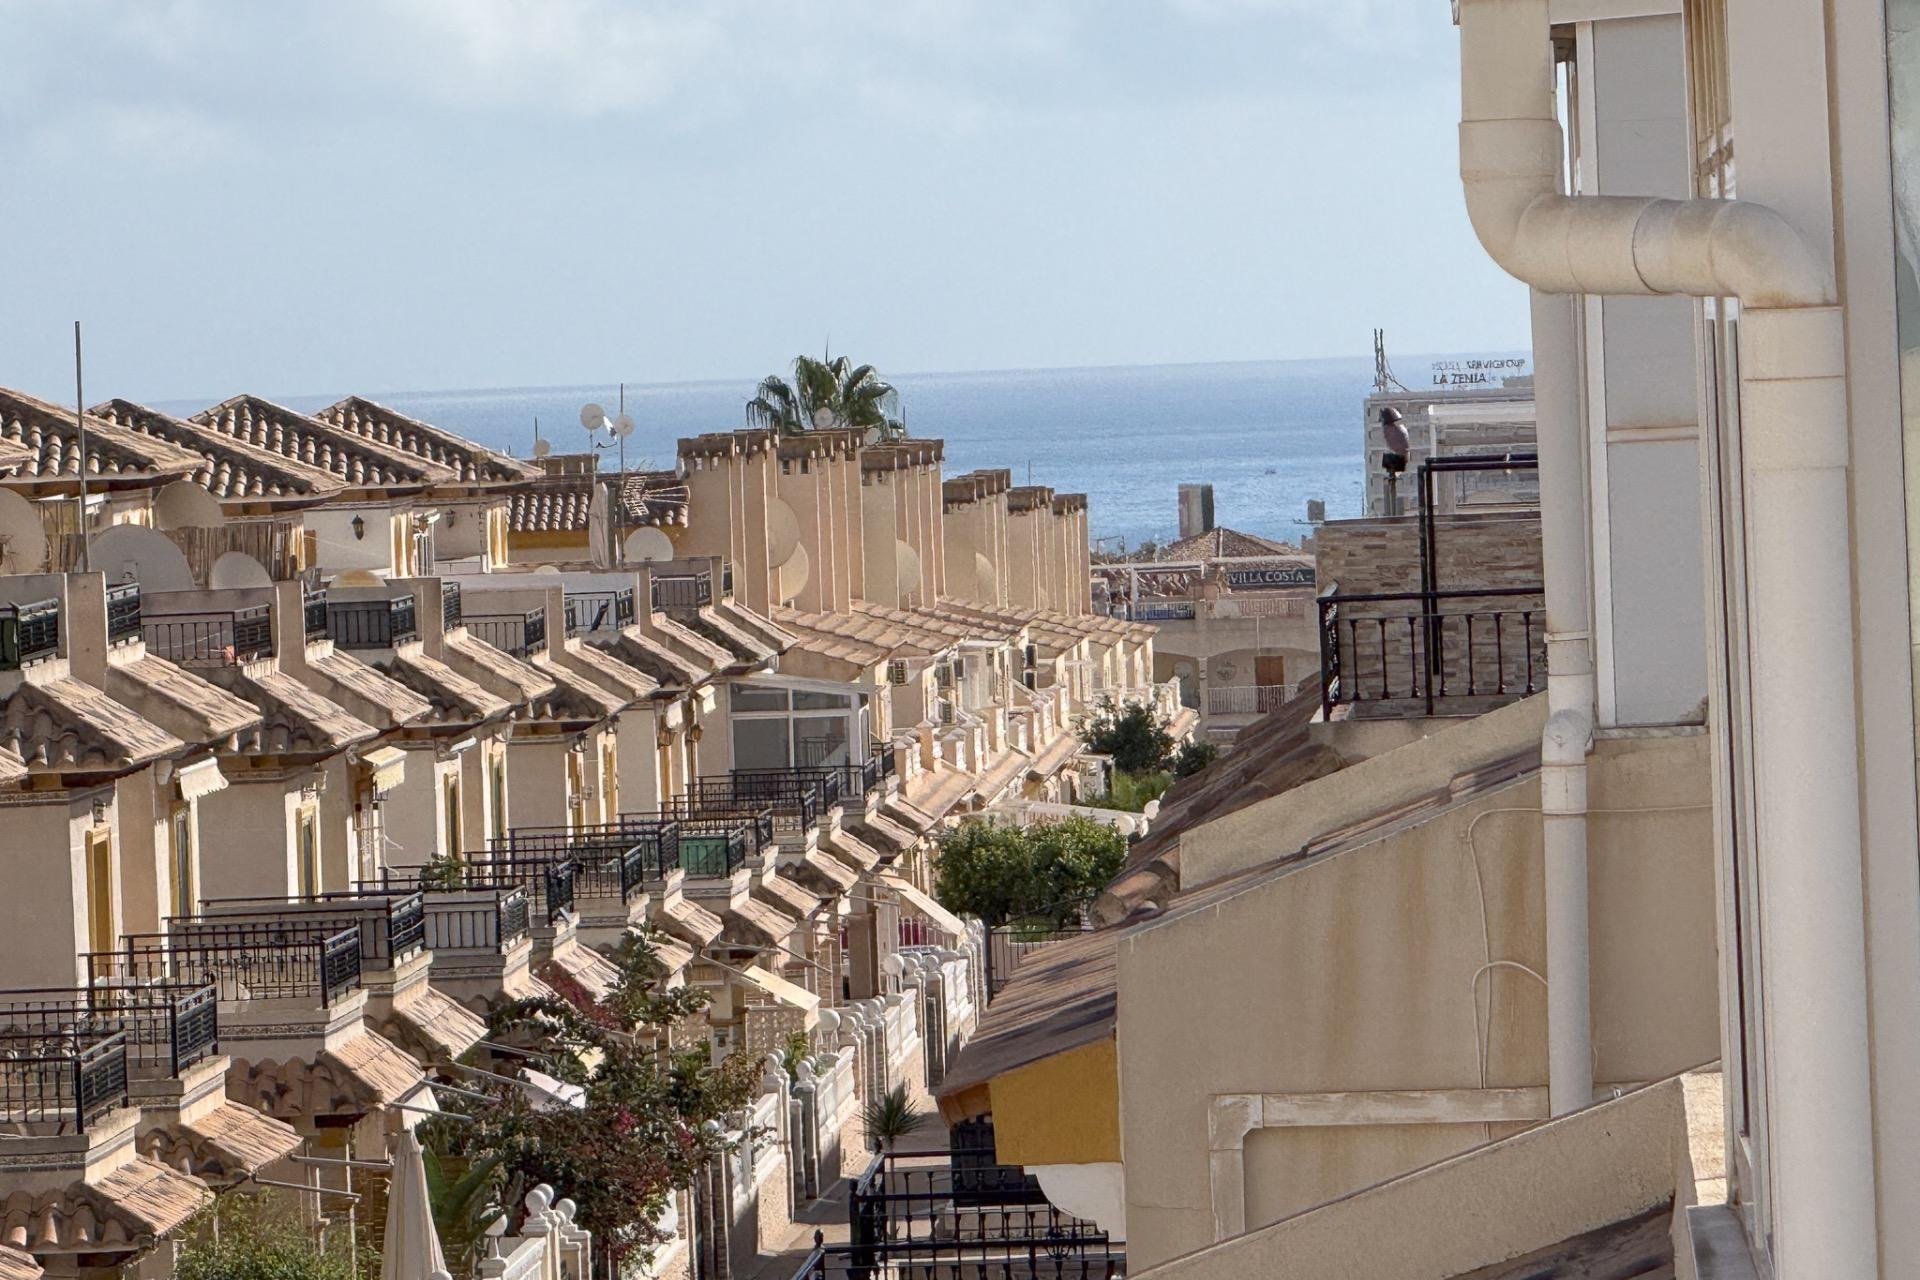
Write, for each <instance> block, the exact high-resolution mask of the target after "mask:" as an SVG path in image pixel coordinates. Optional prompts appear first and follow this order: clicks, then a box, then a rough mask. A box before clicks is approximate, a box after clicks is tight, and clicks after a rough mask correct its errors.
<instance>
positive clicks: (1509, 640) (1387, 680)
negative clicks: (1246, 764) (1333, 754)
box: [1318, 586, 1547, 716]
mask: <svg viewBox="0 0 1920 1280" xmlns="http://www.w3.org/2000/svg"><path fill="white" fill-rule="evenodd" d="M1543 601H1544V597H1543V596H1542V594H1541V589H1540V588H1539V587H1531V586H1529V587H1492V588H1488V589H1486V590H1481V591H1432V592H1420V591H1399V592H1387V593H1372V594H1364V593H1363V594H1353V595H1344V594H1341V593H1340V592H1339V591H1338V589H1337V588H1336V589H1335V590H1334V591H1332V592H1330V593H1329V594H1327V595H1324V596H1321V597H1320V599H1319V602H1318V604H1319V610H1320V705H1321V712H1322V714H1323V715H1332V714H1333V708H1334V707H1336V706H1340V705H1343V704H1351V705H1360V704H1369V703H1373V704H1378V703H1388V704H1394V703H1397V704H1400V706H1401V707H1402V708H1404V709H1405V712H1406V713H1407V714H1411V713H1412V712H1413V711H1414V710H1415V709H1418V710H1420V711H1421V712H1423V713H1424V714H1426V715H1429V716H1430V715H1433V714H1434V712H1435V710H1436V709H1445V704H1447V703H1449V702H1451V703H1454V704H1456V705H1457V704H1458V703H1459V702H1460V700H1462V699H1468V698H1472V699H1480V700H1487V699H1492V700H1499V699H1514V698H1523V697H1527V696H1529V695H1531V694H1533V693H1535V692H1537V691H1538V690H1539V688H1540V687H1541V685H1542V683H1543V682H1544V678H1545V676H1546V670H1547V666H1546V625H1545V622H1546V615H1545V612H1544V603H1543ZM1382 709H1383V710H1386V709H1388V708H1382Z"/></svg>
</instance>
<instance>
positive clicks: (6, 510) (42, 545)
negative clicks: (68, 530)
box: [0, 489, 47, 573]
mask: <svg viewBox="0 0 1920 1280" xmlns="http://www.w3.org/2000/svg"><path fill="white" fill-rule="evenodd" d="M46 567H47V532H46V529H45V527H44V526H42V525H41V523H40V513H39V512H38V511H36V510H34V507H33V504H32V503H31V502H28V501H27V500H26V499H25V498H23V497H21V496H20V495H19V494H17V493H14V492H13V491H12V490H9V489H0V573H39V572H41V571H42V570H44V569H45V568H46Z"/></svg>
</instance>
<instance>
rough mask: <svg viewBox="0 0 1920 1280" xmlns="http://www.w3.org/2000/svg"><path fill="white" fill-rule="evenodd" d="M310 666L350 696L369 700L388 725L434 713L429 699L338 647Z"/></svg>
mask: <svg viewBox="0 0 1920 1280" xmlns="http://www.w3.org/2000/svg"><path fill="white" fill-rule="evenodd" d="M307 666H308V668H309V669H310V670H312V671H314V672H316V673H317V674H318V675H319V676H320V677H321V678H322V679H323V680H325V681H327V682H329V683H330V684H331V685H334V686H337V687H338V688H339V689H341V690H343V691H344V692H345V693H346V694H347V695H348V696H349V697H353V698H357V699H359V700H360V701H362V702H364V703H366V704H367V706H368V707H369V708H370V709H373V710H375V711H376V712H377V714H378V715H379V716H380V718H381V719H383V720H385V721H386V722H387V727H388V728H396V727H398V726H400V725H403V724H409V723H411V722H412V721H415V720H419V719H422V718H424V717H426V716H429V715H431V714H433V704H432V703H431V702H429V701H428V700H427V699H425V698H423V697H421V696H420V695H419V694H417V693H415V692H414V691H413V690H411V689H409V688H407V686H405V685H404V684H401V683H400V682H399V681H398V680H395V679H393V678H392V677H390V676H388V675H386V674H384V673H383V672H381V671H379V670H377V669H375V668H373V667H371V666H368V665H367V664H366V663H364V662H362V661H360V659H358V658H356V657H353V656H352V655H351V654H345V653H341V652H340V651H339V650H338V649H336V650H334V651H333V652H332V653H329V654H325V655H324V656H321V657H317V658H310V659H308V660H307Z"/></svg>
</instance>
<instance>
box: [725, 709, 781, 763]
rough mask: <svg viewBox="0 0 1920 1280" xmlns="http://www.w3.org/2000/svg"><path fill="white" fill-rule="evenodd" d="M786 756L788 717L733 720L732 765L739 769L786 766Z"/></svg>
mask: <svg viewBox="0 0 1920 1280" xmlns="http://www.w3.org/2000/svg"><path fill="white" fill-rule="evenodd" d="M790 763H791V761H790V760H789V759H788V758H787V721H785V720H735V721H734V722H733V767H734V768H736V769H784V768H786V767H787V766H788V765H789V764H790Z"/></svg>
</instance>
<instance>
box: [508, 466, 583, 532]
mask: <svg viewBox="0 0 1920 1280" xmlns="http://www.w3.org/2000/svg"><path fill="white" fill-rule="evenodd" d="M592 504H593V481H592V480H591V479H590V478H588V477H586V476H579V477H574V476H564V477H558V478H553V479H547V480H537V481H535V482H534V483H533V484H532V485H530V486H528V487H527V488H525V489H519V490H515V491H514V493H513V494H512V495H511V496H510V497H509V498H508V499H507V526H508V528H510V529H511V530H512V531H513V532H515V533H580V532H584V531H585V529H586V527H587V515H588V509H589V508H590V507H591V506H592Z"/></svg>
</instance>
